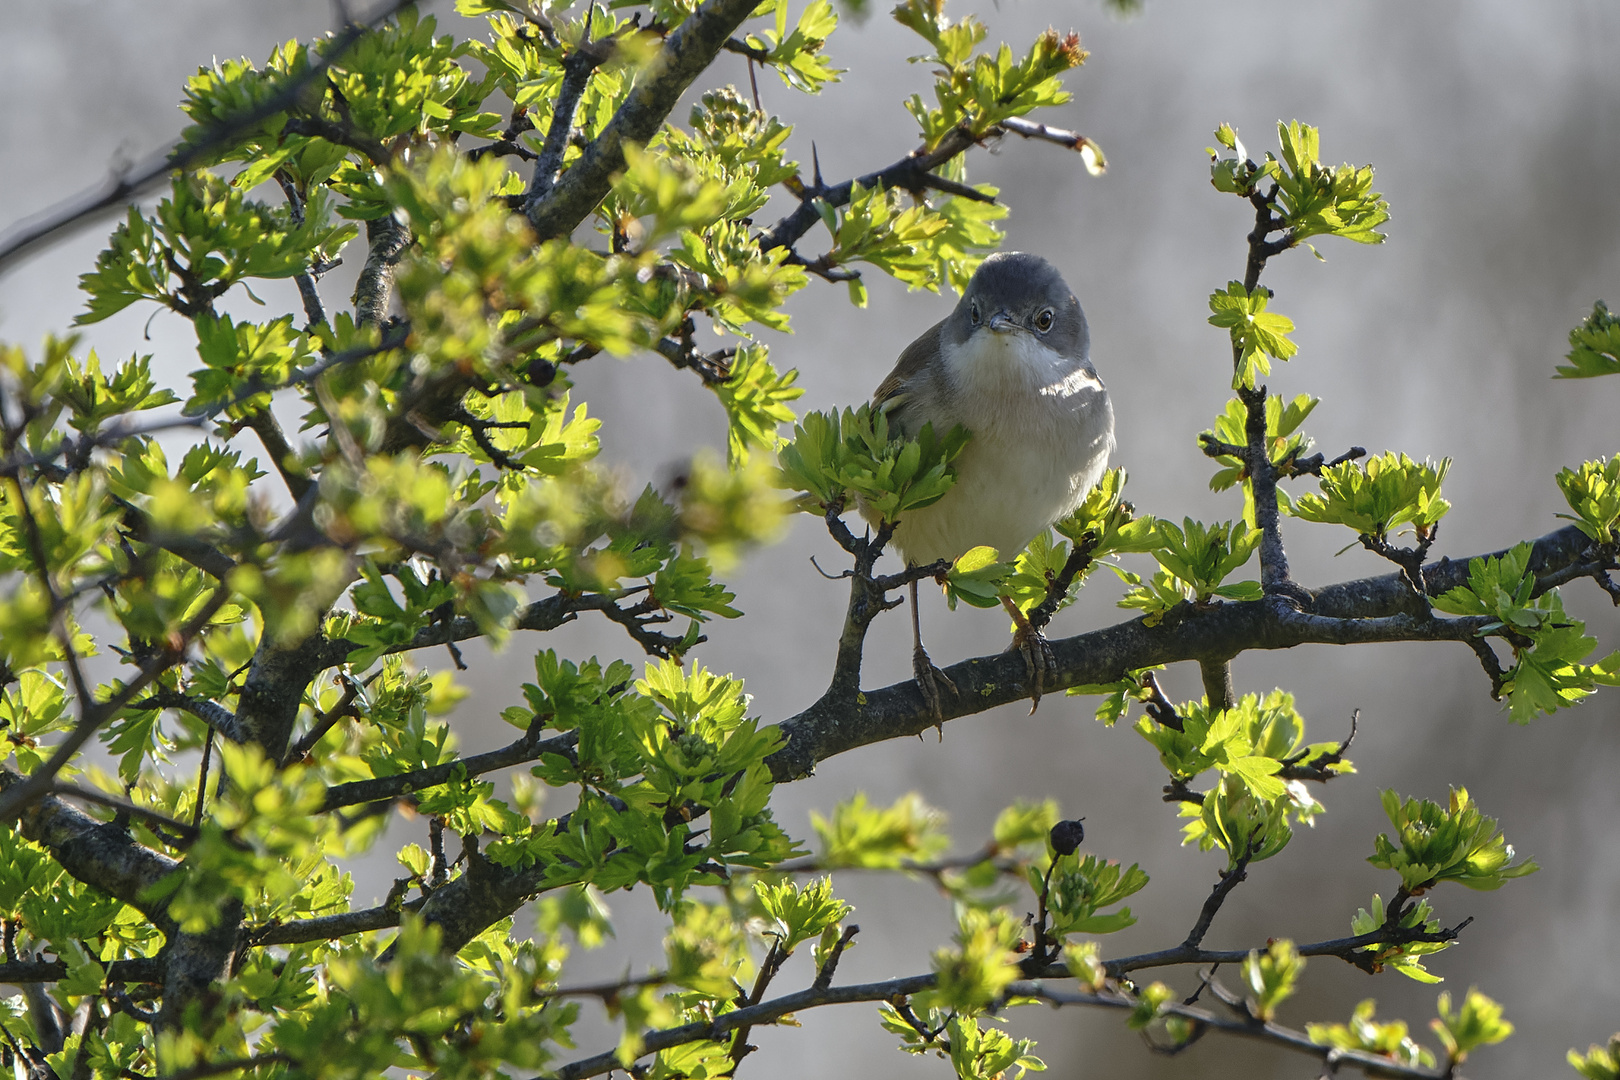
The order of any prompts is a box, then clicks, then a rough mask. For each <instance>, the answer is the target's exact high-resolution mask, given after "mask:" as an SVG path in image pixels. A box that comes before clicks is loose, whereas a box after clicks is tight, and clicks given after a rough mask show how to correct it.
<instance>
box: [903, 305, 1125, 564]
mask: <svg viewBox="0 0 1620 1080" xmlns="http://www.w3.org/2000/svg"><path fill="white" fill-rule="evenodd" d="M945 368H946V370H945V372H944V376H945V377H944V378H943V379H942V380H939V381H935V382H933V383H932V385H931V386H928V387H919V388H918V389H917V391H916V392H917V393H920V394H922V395H925V396H926V397H928V398H931V399H933V400H929V401H927V402H926V403H925V402H924V401H920V400H919V401H917V402H915V404H914V405H911V406H908V408H907V409H906V411H907V412H908V413H913V414H914V415H915V414H917V413H924V414H927V415H933V416H936V417H938V416H945V417H949V422H950V423H958V424H961V425H963V426H964V427H966V428H967V429H968V430H969V431H970V432H971V433H972V436H973V439H972V441H971V442H970V443H969V444H968V446H967V449H965V450H964V451H963V452H962V455H961V456H960V457H959V458H957V461H956V484H955V486H953V487H952V488H951V490H950V491H949V492H948V493H947V494H946V495H945V497H944V498H943V499H941V500H940V501H939V502H937V503H935V504H934V505H932V506H928V507H924V508H923V509H921V510H913V511H911V512H910V513H908V514H906V515H904V516H903V517H902V518H901V521H900V524H899V527H898V528H897V529H896V530H895V535H894V545H895V547H896V548H898V549H899V551H900V552H901V554H902V555H904V556H905V558H906V560H907V561H908V562H911V563H915V564H918V565H921V564H924V563H929V562H933V561H935V560H937V559H955V558H956V557H958V556H959V555H961V554H962V553H963V552H965V551H967V550H968V549H969V548H973V547H977V546H979V545H981V544H988V545H990V546H991V547H994V548H996V549H997V550H998V551H999V552H1000V553H1001V554H1002V557H1003V558H1011V557H1012V556H1013V555H1014V554H1016V553H1017V552H1019V551H1021V550H1023V548H1024V546H1025V545H1026V544H1028V543H1029V541H1030V540H1031V539H1033V538H1034V536H1035V534H1036V533H1038V532H1040V531H1041V530H1042V529H1044V528H1046V527H1048V526H1049V525H1051V524H1052V523H1053V522H1054V521H1056V520H1058V519H1059V518H1061V517H1063V516H1064V515H1066V514H1068V513H1069V512H1070V511H1071V510H1073V509H1074V508H1075V507H1076V506H1078V505H1080V503H1081V502H1082V501H1083V500H1084V499H1085V497H1086V493H1087V492H1088V491H1090V490H1091V488H1092V486H1093V485H1094V484H1096V482H1097V480H1098V478H1099V477H1101V476H1102V472H1103V470H1104V468H1106V467H1107V464H1108V455H1109V453H1110V452H1111V451H1112V450H1113V446H1114V416H1113V409H1112V407H1111V405H1110V404H1109V401H1108V391H1107V390H1106V389H1105V388H1104V387H1103V384H1102V382H1101V380H1099V379H1098V378H1097V376H1096V374H1095V373H1094V372H1093V371H1092V370H1091V369H1090V367H1089V366H1088V365H1084V364H1081V363H1080V362H1079V361H1077V360H1074V359H1071V358H1066V357H1062V356H1059V355H1058V354H1057V353H1055V352H1053V351H1052V350H1051V349H1049V348H1047V347H1046V346H1045V345H1044V344H1042V343H1041V342H1040V341H1038V340H1037V339H1035V338H1034V337H1032V336H1031V335H1029V334H1025V333H992V332H989V331H984V332H980V333H976V334H974V335H973V337H972V338H970V339H969V341H968V342H966V343H964V344H963V345H962V346H960V347H958V348H957V349H955V350H952V352H951V355H950V356H949V357H948V359H947V362H946V364H945ZM908 389H909V388H908ZM917 406H925V407H924V408H918V407H917ZM935 425H936V427H937V426H939V421H938V420H937V419H936V420H935ZM946 426H949V425H948V424H947V425H946Z"/></svg>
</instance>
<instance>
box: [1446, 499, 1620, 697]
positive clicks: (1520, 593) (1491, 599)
mask: <svg viewBox="0 0 1620 1080" xmlns="http://www.w3.org/2000/svg"><path fill="white" fill-rule="evenodd" d="M1566 472H1568V470H1566ZM1578 482H1579V480H1578V478H1575V479H1574V483H1577V484H1578ZM1572 486H1573V484H1572ZM1575 503H1576V500H1575V499H1572V500H1571V505H1575ZM1582 506H1585V507H1587V508H1588V509H1590V504H1588V503H1585V502H1583V503H1582ZM1581 508H1582V507H1581V506H1577V509H1581ZM1531 555H1532V549H1531V546H1530V545H1529V544H1519V545H1517V546H1516V547H1514V548H1512V549H1511V550H1509V551H1507V552H1506V553H1504V554H1502V555H1501V556H1496V557H1491V558H1480V559H1471V560H1470V561H1469V563H1468V584H1467V585H1459V586H1458V587H1456V588H1454V589H1451V590H1449V591H1448V592H1446V593H1445V594H1443V595H1441V596H1437V597H1435V598H1434V600H1433V604H1434V607H1435V608H1436V610H1439V611H1444V612H1447V613H1449V614H1452V615H1463V616H1474V617H1484V618H1488V619H1489V620H1491V621H1490V622H1487V623H1486V624H1485V625H1484V626H1483V627H1482V628H1481V629H1480V633H1481V634H1490V633H1497V634H1500V635H1502V636H1504V637H1506V638H1507V640H1508V642H1509V643H1510V644H1511V646H1512V648H1513V655H1514V660H1515V663H1514V666H1513V667H1512V668H1511V669H1510V670H1508V671H1507V672H1506V673H1505V674H1504V675H1503V679H1502V691H1503V693H1505V694H1506V695H1507V699H1508V710H1509V715H1510V716H1512V718H1513V719H1514V720H1515V721H1516V722H1518V723H1528V722H1529V721H1530V720H1533V719H1534V718H1535V717H1537V716H1540V715H1542V714H1544V713H1552V712H1556V711H1557V710H1558V709H1561V708H1567V707H1569V706H1570V705H1574V704H1575V703H1577V702H1579V701H1580V700H1582V699H1583V698H1585V697H1587V696H1589V695H1590V694H1591V693H1592V691H1593V690H1594V689H1595V688H1596V687H1597V686H1599V685H1608V686H1613V685H1616V684H1617V683H1620V652H1615V653H1611V654H1610V655H1609V656H1607V657H1605V658H1603V659H1602V660H1599V661H1598V662H1597V663H1595V664H1587V663H1585V662H1584V661H1585V660H1586V659H1587V657H1589V656H1590V655H1591V654H1592V650H1593V649H1594V648H1596V647H1597V639H1596V638H1594V637H1590V636H1588V635H1587V633H1586V625H1585V624H1584V623H1583V622H1581V621H1580V620H1579V619H1574V618H1571V617H1570V616H1569V615H1567V614H1565V612H1564V603H1563V600H1562V598H1561V597H1560V596H1559V594H1558V590H1556V589H1552V590H1548V591H1547V592H1543V593H1541V594H1540V595H1537V589H1536V578H1535V574H1534V573H1532V572H1531V570H1530V560H1531Z"/></svg>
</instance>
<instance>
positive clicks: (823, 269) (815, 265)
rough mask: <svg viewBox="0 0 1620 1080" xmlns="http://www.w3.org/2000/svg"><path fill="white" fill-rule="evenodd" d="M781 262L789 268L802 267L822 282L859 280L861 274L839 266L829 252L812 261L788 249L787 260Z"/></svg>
mask: <svg viewBox="0 0 1620 1080" xmlns="http://www.w3.org/2000/svg"><path fill="white" fill-rule="evenodd" d="M782 261H783V262H784V263H786V264H787V265H789V266H802V267H804V269H806V270H808V271H809V272H810V273H812V274H814V275H816V277H818V278H821V279H822V280H823V281H831V282H840V281H859V280H861V272H860V271H859V270H848V269H845V268H844V267H841V266H839V265H838V261H837V260H836V259H835V258H834V257H833V253H832V252H830V251H827V252H823V253H822V254H820V255H817V256H816V257H815V258H814V259H806V258H805V257H804V256H803V255H800V254H799V253H798V252H797V251H796V250H794V249H792V248H789V249H788V255H787V258H785V259H783V260H782Z"/></svg>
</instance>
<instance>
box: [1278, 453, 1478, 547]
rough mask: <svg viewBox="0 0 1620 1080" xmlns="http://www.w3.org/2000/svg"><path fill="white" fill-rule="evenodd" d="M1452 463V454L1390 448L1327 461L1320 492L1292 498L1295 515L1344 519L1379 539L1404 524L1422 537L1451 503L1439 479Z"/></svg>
mask: <svg viewBox="0 0 1620 1080" xmlns="http://www.w3.org/2000/svg"><path fill="white" fill-rule="evenodd" d="M1450 468H1451V459H1450V458H1442V459H1441V460H1440V462H1439V463H1438V464H1436V463H1434V462H1431V461H1429V460H1428V459H1427V458H1425V459H1424V460H1423V461H1421V462H1418V461H1413V460H1412V459H1411V458H1409V457H1407V456H1406V455H1405V454H1396V453H1394V452H1391V453H1387V454H1382V455H1379V456H1377V457H1371V458H1368V459H1367V460H1366V461H1365V462H1360V461H1346V462H1344V463H1343V464H1341V465H1333V466H1329V467H1326V468H1324V469H1323V470H1322V472H1321V475H1320V476H1319V477H1318V482H1319V483H1320V484H1321V488H1322V492H1321V494H1320V495H1317V494H1313V493H1307V494H1305V495H1301V496H1300V497H1299V498H1297V499H1295V500H1294V516H1295V517H1298V518H1301V519H1303V520H1305V521H1319V522H1329V523H1335V524H1339V525H1346V526H1349V527H1350V528H1351V529H1354V530H1355V531H1356V532H1358V533H1361V534H1362V535H1364V536H1369V537H1372V538H1374V539H1376V540H1379V541H1382V540H1384V539H1385V538H1386V537H1387V536H1388V535H1389V533H1390V531H1391V530H1393V529H1397V528H1399V527H1400V526H1402V525H1410V526H1412V529H1413V531H1414V532H1415V533H1416V534H1417V535H1418V536H1419V537H1420V538H1421V537H1426V536H1428V535H1429V531H1430V530H1431V529H1432V528H1433V527H1434V525H1435V523H1436V522H1437V521H1439V520H1440V519H1441V518H1442V517H1444V516H1445V514H1446V511H1447V510H1450V509H1451V504H1450V503H1449V502H1447V501H1446V500H1445V499H1442V498H1441V497H1440V484H1441V482H1442V481H1443V480H1444V479H1445V477H1446V471H1447V470H1448V469H1450Z"/></svg>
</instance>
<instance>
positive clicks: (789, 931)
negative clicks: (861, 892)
mask: <svg viewBox="0 0 1620 1080" xmlns="http://www.w3.org/2000/svg"><path fill="white" fill-rule="evenodd" d="M754 895H755V896H757V897H759V902H760V904H761V906H763V907H764V908H765V914H766V915H768V916H769V917H770V918H771V919H773V920H775V925H774V926H772V928H771V930H770V931H769V932H770V933H772V934H774V935H775V936H776V939H777V947H778V948H779V949H781V950H782V952H783V953H787V954H791V953H792V952H793V950H794V949H795V948H796V947H797V946H798V945H799V944H800V943H802V942H806V941H809V940H810V939H812V938H819V937H821V935H822V934H823V933H824V932H825V931H827V930H829V929H832V928H834V927H836V926H837V925H838V924H839V923H840V922H841V921H842V920H843V918H844V916H846V915H848V914H849V913H850V911H852V910H853V909H852V908H851V907H850V906H849V905H848V904H847V903H845V902H844V901H842V900H840V899H838V898H837V897H836V896H834V895H833V893H832V879H831V878H816V879H815V880H813V881H810V882H807V883H806V884H805V886H804V887H803V888H802V889H801V888H800V887H799V886H797V885H795V884H794V883H793V882H791V881H783V882H781V883H779V884H776V885H772V884H770V883H768V882H764V881H759V882H755V883H754Z"/></svg>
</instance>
